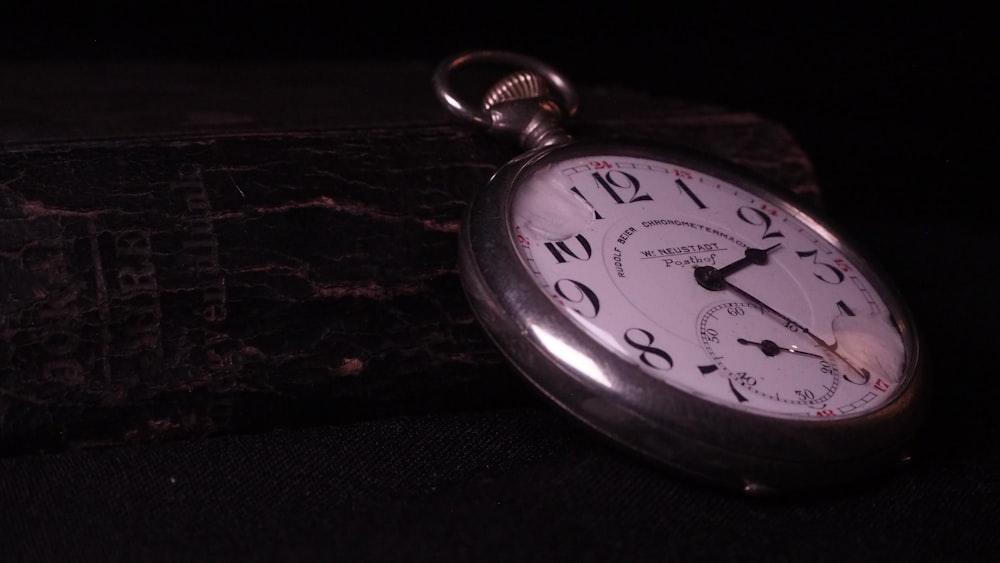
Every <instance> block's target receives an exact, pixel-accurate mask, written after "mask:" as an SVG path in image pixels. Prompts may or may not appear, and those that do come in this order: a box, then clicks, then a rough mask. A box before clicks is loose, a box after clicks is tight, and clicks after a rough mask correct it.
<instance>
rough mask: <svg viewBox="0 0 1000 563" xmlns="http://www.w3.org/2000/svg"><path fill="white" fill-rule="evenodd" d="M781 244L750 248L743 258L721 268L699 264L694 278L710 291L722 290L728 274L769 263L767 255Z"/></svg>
mask: <svg viewBox="0 0 1000 563" xmlns="http://www.w3.org/2000/svg"><path fill="white" fill-rule="evenodd" d="M779 246H781V243H778V244H775V245H774V246H770V247H768V248H748V249H746V250H745V251H744V252H743V258H740V259H739V260H737V261H735V262H733V263H731V264H728V265H726V266H723V267H721V268H716V267H715V266H699V267H697V268H695V269H694V279H695V281H697V282H698V285H700V286H701V287H704V288H705V289H707V290H709V291H721V290H722V289H723V288H725V287H726V276H728V275H730V274H732V273H734V272H737V271H739V270H742V269H743V268H745V267H747V266H749V265H751V264H756V265H758V266H762V265H764V264H767V255H768V254H769V253H770V252H771V251H772V250H774V249H775V248H778V247H779Z"/></svg>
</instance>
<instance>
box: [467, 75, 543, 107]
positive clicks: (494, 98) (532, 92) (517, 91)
mask: <svg viewBox="0 0 1000 563" xmlns="http://www.w3.org/2000/svg"><path fill="white" fill-rule="evenodd" d="M548 97H549V86H548V84H546V82H545V80H544V79H543V78H542V77H541V76H538V75H537V74H535V73H533V72H530V71H526V70H522V71H518V72H515V73H512V74H508V75H507V76H505V77H503V78H501V79H500V80H499V81H498V82H497V83H496V84H494V85H493V87H492V88H490V89H489V90H487V92H486V95H485V96H483V109H484V110H487V111H489V110H490V108H492V107H493V106H495V105H497V104H499V103H501V102H509V101H513V100H526V99H531V98H548Z"/></svg>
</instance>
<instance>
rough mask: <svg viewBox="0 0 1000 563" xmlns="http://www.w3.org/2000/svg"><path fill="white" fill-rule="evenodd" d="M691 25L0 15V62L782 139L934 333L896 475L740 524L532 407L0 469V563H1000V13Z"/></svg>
mask: <svg viewBox="0 0 1000 563" xmlns="http://www.w3.org/2000/svg"><path fill="white" fill-rule="evenodd" d="M703 4H705V3H686V4H683V5H665V6H663V7H661V6H659V5H652V4H649V3H643V4H639V3H636V4H634V5H630V4H628V3H621V2H619V3H604V4H598V5H586V6H582V5H581V6H563V7H559V8H556V7H555V6H554V5H547V4H538V5H533V6H532V5H514V4H503V5H496V4H493V5H487V4H481V5H475V4H471V3H462V4H453V5H450V6H448V7H446V8H440V7H438V8H431V7H423V6H413V7H405V8H400V7H397V6H391V5H381V4H379V3H371V2H366V3H363V5H362V4H360V3H359V4H357V5H351V6H344V5H339V4H335V3H331V4H330V5H329V6H327V5H325V4H321V3H303V2H285V3H277V2H276V3H273V4H262V3H239V2H234V3H224V2H197V3H190V4H179V3H177V4H171V5H154V4H142V5H141V6H133V5H131V4H125V3H121V4H118V3H94V4H88V5H84V6H75V7H73V8H67V7H63V6H60V7H53V6H46V5H44V4H39V3H20V4H19V3H13V4H9V3H8V4H7V5H5V7H4V8H3V9H2V11H0V15H2V17H0V59H6V60H8V61H11V60H16V61H26V60H62V61H81V62H83V61H91V62H92V61H100V60H126V59H128V60H140V61H148V60H164V59H168V60H176V59H183V60H211V61H230V60H240V61H255V60H270V61H273V60H287V61H295V60H300V59H324V58H352V59H360V60H381V59H407V60H410V59H414V60H421V61H427V62H428V63H429V64H433V63H435V62H436V61H437V60H439V59H440V58H442V57H444V56H446V55H449V54H451V53H453V52H456V51H461V50H466V49H470V48H500V49H511V50H516V51H521V52H524V53H527V54H531V55H534V56H536V57H539V58H542V59H544V60H546V61H548V62H550V63H551V64H552V65H553V66H555V67H557V68H560V69H562V70H564V71H565V72H566V74H568V75H569V76H570V77H571V79H572V80H574V81H576V82H579V83H584V84H608V85H616V86H623V87H627V88H631V89H636V90H641V91H645V92H649V93H651V94H654V95H657V96H665V97H676V98H682V99H687V100H691V101H696V102H702V103H715V104H721V105H724V106H728V107H731V108H733V109H741V110H747V111H753V112H756V113H758V114H760V115H762V116H764V117H767V118H769V119H772V120H774V121H777V122H779V123H782V124H784V125H785V126H786V127H787V128H788V129H789V130H790V131H791V132H792V134H793V135H794V136H795V137H796V138H797V139H798V141H799V143H800V144H801V146H802V147H803V148H804V149H805V151H806V152H807V153H808V154H809V156H810V157H811V158H812V160H813V163H814V165H815V167H816V170H817V174H818V178H819V182H820V184H821V186H822V188H823V189H824V190H825V193H826V197H827V199H828V201H829V203H830V212H831V214H832V215H833V216H834V217H835V218H836V219H837V220H838V221H839V222H840V223H842V224H844V225H845V226H847V227H848V228H849V229H850V230H852V231H853V232H854V233H855V234H856V235H857V238H859V239H860V240H861V241H862V242H863V243H864V244H865V245H866V246H867V247H868V248H869V249H870V250H871V251H872V252H873V253H874V254H875V255H876V256H877V257H878V258H879V259H881V260H882V261H883V262H884V263H885V265H886V267H887V269H888V270H889V271H890V272H891V273H892V274H893V275H894V277H895V278H896V282H897V285H898V286H899V287H900V289H901V290H902V292H903V294H904V296H906V297H907V298H908V299H909V301H910V303H911V306H912V308H913V309H914V311H915V313H916V315H917V320H918V323H919V326H920V328H921V329H922V331H923V333H924V336H925V338H926V343H927V351H928V352H929V355H930V358H931V360H932V363H931V365H932V367H933V373H934V376H935V383H936V385H935V397H934V400H933V404H932V408H931V414H930V417H929V421H928V424H927V425H926V428H925V429H924V430H923V432H922V433H921V436H920V437H919V440H918V443H917V450H916V453H917V455H916V458H915V462H914V464H912V465H911V467H910V468H908V469H907V470H906V471H904V472H903V474H902V475H898V476H896V477H895V478H890V479H889V480H888V482H880V483H877V484H874V485H873V486H872V487H871V488H869V489H864V490H861V491H854V492H850V493H845V494H844V495H843V496H839V497H836V498H826V499H820V500H809V501H802V502H795V501H792V502H780V503H758V502H757V501H750V500H747V499H741V498H734V497H732V496H728V495H726V494H722V493H717V492H715V491H706V490H702V489H701V488H699V487H697V486H694V485H690V484H687V483H681V482H678V481H676V480H673V479H671V478H665V477H664V476H663V475H661V474H659V473H657V472H656V471H653V470H651V469H650V468H647V467H645V466H642V465H641V464H635V463H632V461H630V460H625V459H622V458H621V457H620V456H618V455H616V453H614V452H608V451H605V450H604V449H603V448H601V447H600V446H597V445H595V444H592V443H591V442H590V441H589V440H586V439H583V438H581V437H579V436H578V435H577V433H576V432H575V431H574V430H573V429H570V428H568V427H566V426H565V425H563V424H562V422H561V421H560V419H557V418H555V417H553V416H551V415H550V413H549V412H548V411H547V410H546V409H544V408H541V407H539V406H536V405H534V404H528V405H526V406H524V407H523V408H516V409H508V408H505V409H499V410H496V411H490V410H485V411H473V412H467V413H459V414H455V413H450V414H442V415H440V416H428V417H416V418H412V419H410V418H403V419H394V420H388V421H385V420H382V421H371V422H362V423H359V424H356V425H345V426H339V427H331V428H319V429H306V430H302V431H296V432H287V433H279V434H267V435H252V436H237V437H230V438H220V439H214V440H210V441H206V442H201V443H191V444H168V445H166V446H160V447H137V448H123V449H119V450H113V451H106V452H101V453H97V454H86V455H79V454H77V455H76V456H75V457H69V458H60V457H56V458H55V459H48V458H44V457H42V458H29V459H18V460H7V461H3V462H2V463H0V479H4V477H3V475H4V473H5V472H6V474H7V475H8V477H9V478H10V479H11V480H13V482H18V483H25V484H27V489H30V488H31V487H37V488H36V489H34V490H33V491H29V490H27V489H26V492H23V494H18V495H10V497H11V498H7V499H0V503H2V506H3V508H2V511H3V512H4V513H5V514H6V518H9V519H10V520H9V521H8V524H11V523H20V524H17V525H15V526H5V527H4V528H0V557H2V553H3V550H4V549H5V546H6V549H8V551H9V552H10V553H12V554H14V555H16V556H17V559H19V560H20V559H21V558H24V559H25V560H29V559H32V560H34V559H36V558H41V559H47V558H49V557H52V558H60V559H61V558H62V556H64V555H66V554H77V555H79V556H80V557H82V558H85V559H103V558H109V559H118V558H123V559H151V560H190V559H204V560H235V559H241V560H243V559H248V560H268V559H280V560H293V559H295V560H303V559H304V560H338V559H343V560H348V561H351V560H490V559H501V560H517V561H527V560H538V561H552V560H557V559H561V558H565V559H567V560H571V559H573V560H586V559H590V560H602V561H603V560H629V561H636V560H678V559H680V560H692V559H697V560H702V559H709V560H735V559H741V560H742V559H752V558H756V557H758V556H763V555H764V554H769V555H770V557H768V558H769V559H770V560H774V561H780V560H790V561H791V560H794V561H802V560H823V561H832V560H841V559H846V558H851V559H860V560H890V559H892V560H958V561H963V560H984V561H985V560H989V559H990V558H991V555H992V556H996V555H997V554H998V553H1000V552H998V549H1000V544H998V542H997V539H996V538H995V533H996V530H998V529H1000V516H998V514H1000V500H998V498H1000V497H998V494H1000V475H998V468H1000V445H998V444H1000V426H998V424H997V423H996V421H995V417H994V416H993V414H992V413H993V410H994V405H995V397H996V396H997V392H998V391H1000V386H998V384H997V383H996V378H997V377H996V376H997V369H996V361H995V353H994V351H995V349H996V343H995V338H994V337H993V336H992V335H991V334H990V333H989V332H988V331H987V329H988V327H989V326H990V325H991V324H992V323H995V321H996V320H997V319H998V318H1000V308H998V300H997V298H996V293H995V285H996V282H997V279H998V278H997V271H998V269H997V257H996V254H997V250H998V249H1000V244H998V243H1000V238H998V236H997V233H996V230H995V225H996V219H997V217H998V216H1000V214H998V211H997V208H996V202H997V198H996V196H995V195H994V194H995V189H996V188H995V185H994V183H993V182H990V183H987V178H988V171H989V167H990V166H991V165H992V164H993V162H994V159H993V158H992V155H993V154H994V152H995V150H996V148H997V147H996V142H995V140H994V138H995V133H996V127H995V123H994V122H993V121H992V120H991V119H990V118H991V116H992V114H993V113H995V110H994V108H993V105H994V104H995V102H996V99H997V96H996V93H997V92H996V88H995V87H994V85H993V80H994V76H993V75H994V74H995V70H996V69H995V58H994V56H993V55H992V54H991V53H992V49H991V47H993V46H994V45H993V43H994V41H993V37H994V35H995V28H996V23H997V21H996V18H995V17H993V16H992V14H991V13H989V12H988V11H986V10H978V9H974V8H972V7H971V3H969V4H970V5H969V6H966V5H965V4H963V3H957V2H953V3H948V4H946V5H940V6H937V7H934V8H923V9H920V8H913V7H908V8H906V9H891V8H886V7H878V8H873V7H871V6H865V7H864V8H862V7H855V8H846V7H842V8H837V9H834V8H827V9H811V8H810V9H805V8H795V9H791V8H787V7H781V6H770V7H768V8H751V7H734V6H726V7H716V6H705V5H703ZM2 91H3V86H2V85H0V96H2V95H3V93H2ZM585 104H586V101H585V100H584V111H585V110H586V105H585ZM525 436H527V438H525ZM330 451H336V452H338V454H340V455H337V456H334V458H331V457H330V455H329V452H330ZM178 482H180V483H182V484H184V483H187V484H188V486H187V487H176V486H175V485H176V484H177V483H178ZM6 490H7V491H8V494H10V493H9V491H10V489H6ZM42 491H43V492H42ZM24 522H31V523H33V526H32V528H31V533H24V525H23V523H24ZM11 529H15V530H18V531H19V532H18V533H17V534H16V535H14V534H5V530H11ZM338 555H339V556H340V557H338ZM57 556H58V557H57Z"/></svg>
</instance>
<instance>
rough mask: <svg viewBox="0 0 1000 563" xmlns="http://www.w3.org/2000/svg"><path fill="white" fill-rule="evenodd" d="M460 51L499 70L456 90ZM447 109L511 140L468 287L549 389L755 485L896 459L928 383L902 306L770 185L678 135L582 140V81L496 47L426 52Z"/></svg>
mask: <svg viewBox="0 0 1000 563" xmlns="http://www.w3.org/2000/svg"><path fill="white" fill-rule="evenodd" d="M474 65H501V66H510V67H513V68H514V71H513V72H512V73H511V74H509V75H507V76H505V77H503V78H502V79H500V80H499V82H497V83H496V84H495V85H494V86H493V87H492V88H491V89H489V91H488V92H487V93H486V94H485V95H484V101H483V103H482V105H480V106H474V105H470V104H468V103H466V102H465V101H464V100H463V99H461V98H460V97H459V96H458V95H457V94H456V90H455V88H454V87H453V78H454V74H455V72H456V71H457V70H459V69H461V68H463V67H466V66H474ZM434 88H435V92H436V94H437V96H438V98H439V99H440V100H441V101H442V103H443V104H444V105H445V106H446V107H447V108H448V109H449V110H450V111H451V112H452V113H454V114H455V115H457V116H458V117H460V118H462V119H465V120H467V121H470V122H472V123H474V124H476V125H478V126H480V127H483V128H486V129H488V130H489V131H491V132H493V133H496V134H498V135H507V136H514V137H516V138H518V139H519V140H520V143H521V145H522V147H523V148H524V149H525V150H526V152H524V153H522V154H520V155H518V156H516V157H514V158H513V159H512V160H511V161H510V162H508V163H506V164H505V165H503V166H502V167H501V168H500V169H499V170H498V171H497V172H496V173H495V174H494V176H493V177H492V179H491V180H490V182H489V184H488V185H486V186H484V187H482V188H480V189H479V190H478V191H477V193H476V194H475V196H474V198H473V200H472V202H471V205H470V207H469V211H468V215H467V217H466V220H465V222H464V223H463V228H462V231H461V235H460V237H461V239H460V243H459V244H460V253H459V266H460V273H461V279H462V283H463V287H464V289H465V291H466V293H467V296H468V299H469V302H470V304H471V306H472V308H473V310H474V312H475V314H476V316H477V317H478V319H479V320H480V322H481V323H482V326H483V327H484V328H485V330H486V332H487V333H488V334H489V336H490V337H491V338H492V339H493V341H494V342H495V343H496V345H497V346H498V347H499V349H500V350H501V351H502V352H503V354H504V355H505V357H506V358H507V359H508V360H509V362H510V363H511V364H512V365H513V366H514V367H516V368H517V370H518V371H519V372H520V373H521V374H523V376H524V377H525V378H527V379H528V380H529V381H530V382H531V383H532V384H533V385H534V386H535V387H536V388H537V389H538V390H539V391H540V392H541V393H542V394H543V395H544V396H546V397H547V398H548V399H550V400H551V401H552V402H553V403H554V404H555V405H558V407H560V408H562V409H563V410H565V411H566V412H568V413H569V414H571V415H572V416H573V417H574V418H576V419H578V420H579V421H581V422H582V423H584V425H586V426H587V427H589V428H591V429H592V430H594V431H595V432H597V433H598V434H600V435H603V436H604V437H606V438H608V439H610V440H612V441H613V442H614V443H616V444H618V445H620V446H621V447H623V448H625V449H626V450H630V451H632V452H634V453H637V454H639V455H641V456H643V457H645V458H648V459H650V460H653V461H655V462H657V463H659V464H662V465H664V466H666V467H668V468H671V469H672V470H674V471H677V472H679V473H682V474H686V475H688V476H692V477H695V478H697V479H699V480H703V481H708V482H710V483H714V484H717V485H722V486H724V487H727V488H736V489H738V490H742V491H745V492H747V493H751V494H770V493H779V494H781V493H797V492H804V491H816V490H824V489H828V488H829V487H833V486H837V485H844V484H849V483H854V482H857V481H859V480H862V479H865V478H867V477H870V476H871V475H873V474H874V473H876V472H878V471H881V470H884V469H886V468H888V467H891V466H892V465H893V464H895V463H897V462H899V461H900V460H901V459H904V458H905V456H906V446H907V442H908V440H909V439H910V438H911V436H912V434H913V433H914V431H915V429H916V428H917V426H918V423H919V420H920V413H921V410H922V409H921V404H922V402H923V398H924V395H925V394H926V391H925V388H926V383H925V381H924V379H925V375H924V370H923V368H922V360H921V352H920V344H919V341H918V334H917V331H916V328H915V324H914V320H913V318H912V315H911V313H910V311H909V309H908V308H907V306H906V305H905V303H904V302H903V300H902V299H901V297H900V295H899V294H898V293H897V291H896V290H895V289H894V288H893V286H892V285H891V284H890V283H889V281H888V280H887V279H886V277H885V276H884V275H883V274H882V273H881V272H880V271H879V269H878V267H877V265H876V264H874V263H873V262H872V261H871V260H870V259H869V258H868V257H866V256H865V255H864V253H862V252H861V251H860V250H859V249H858V248H857V247H856V246H854V245H853V244H851V243H849V242H848V241H847V238H846V237H844V236H843V235H842V234H841V233H840V232H839V231H838V230H837V229H836V228H834V227H833V226H831V225H830V224H829V223H828V222H827V221H825V220H823V219H821V218H819V217H817V216H816V215H815V214H814V213H813V212H811V211H808V210H807V209H806V208H804V207H803V206H801V205H798V204H797V203H796V202H795V200H794V199H793V198H792V197H791V196H790V195H789V194H786V193H783V192H782V191H781V190H779V189H776V188H774V187H772V186H770V185H768V183H767V182H765V181H763V180H762V179H760V178H759V177H757V176H756V175H755V174H752V173H749V172H748V171H746V170H743V169H741V168H739V167H737V166H735V165H733V164H731V163H729V162H725V161H723V160H720V159H718V158H715V157H712V156H709V155H705V154H702V153H699V152H695V151H692V150H689V149H686V148H682V147H676V146H661V145H656V144H651V143H645V142H642V143H628V142H601V141H595V140H575V139H573V138H572V137H571V136H570V135H569V134H568V133H567V132H566V131H565V129H563V126H562V124H563V123H564V121H565V120H566V119H567V118H570V117H572V116H574V115H575V114H576V113H577V106H578V96H577V93H576V92H575V90H574V89H573V88H572V86H571V85H570V84H569V82H568V81H567V80H566V78H565V77H564V76H563V75H562V74H560V73H559V72H558V71H556V70H554V69H553V68H551V67H550V66H548V65H546V64H545V63H543V62H541V61H538V60H536V59H533V58H531V57H527V56H524V55H520V54H516V53H509V52H503V51H475V52H468V53H460V54H458V55H455V56H453V57H450V58H448V59H447V60H445V61H443V62H441V63H440V65H439V66H438V68H437V69H436V71H435V74H434Z"/></svg>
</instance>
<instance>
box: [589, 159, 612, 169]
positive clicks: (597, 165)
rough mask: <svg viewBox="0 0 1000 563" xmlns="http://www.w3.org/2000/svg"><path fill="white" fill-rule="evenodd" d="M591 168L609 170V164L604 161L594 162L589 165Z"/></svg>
mask: <svg viewBox="0 0 1000 563" xmlns="http://www.w3.org/2000/svg"><path fill="white" fill-rule="evenodd" d="M590 166H591V168H594V169H599V168H611V163H610V162H608V161H606V160H595V161H592V162H591V163H590Z"/></svg>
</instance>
